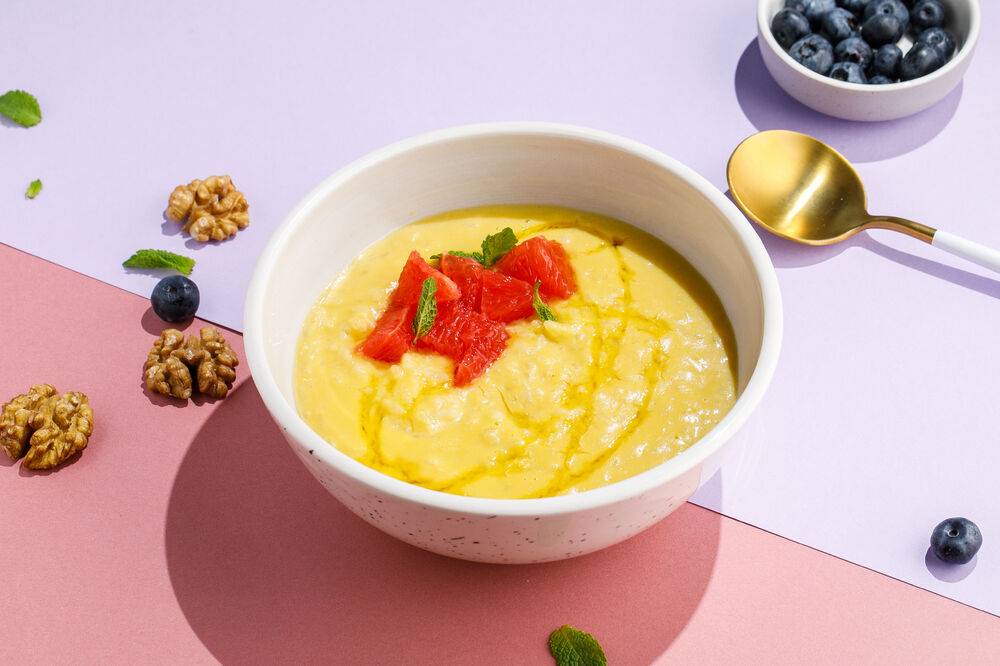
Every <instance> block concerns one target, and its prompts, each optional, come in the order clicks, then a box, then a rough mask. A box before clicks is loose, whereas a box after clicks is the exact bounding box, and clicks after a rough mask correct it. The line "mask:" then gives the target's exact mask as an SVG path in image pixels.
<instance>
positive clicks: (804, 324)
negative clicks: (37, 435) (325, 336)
mask: <svg viewBox="0 0 1000 666" xmlns="http://www.w3.org/2000/svg"><path fill="white" fill-rule="evenodd" d="M754 4H755V3H752V2H749V1H745V2H736V1H735V0H729V1H726V2H703V3H692V2H679V1H666V2H664V1H662V0H661V1H659V2H627V3H605V2H590V1H588V2H580V1H574V2H568V1H567V2H538V1H534V2H504V3H497V2H481V1H468V0H463V1H461V2H458V1H455V2H433V3H421V4H418V3H412V2H370V3H363V2H344V1H340V2H328V3H305V2H285V3H280V4H279V3H274V4H272V5H266V4H263V3H253V4H244V3H226V2H216V3H196V2H172V3H157V4H149V5H146V4H145V3H141V4H140V3H128V2H103V3H100V4H99V5H94V6H81V5H78V4H76V3H69V2H60V3H49V4H46V5H41V4H38V3H29V2H10V1H8V2H7V3H5V12H4V14H5V16H4V18H5V30H4V38H3V45H4V48H3V55H4V57H3V58H2V59H0V72H2V77H0V88H2V89H3V90H6V89H12V88H23V89H25V90H28V91H30V92H32V93H33V94H34V95H35V96H36V97H37V98H38V99H39V101H40V103H41V106H42V113H43V117H44V120H43V121H42V123H41V124H40V125H38V126H36V127H33V128H30V129H23V128H20V127H17V126H14V125H12V124H11V123H7V122H2V121H0V155H2V156H3V157H2V160H0V240H2V241H3V242H5V243H7V244H9V245H12V246H14V247H18V248H20V249H23V250H26V251H28V252H31V253H33V254H35V255H37V256H39V257H43V258H45V259H49V260H51V261H54V262H57V263H59V264H62V265H65V266H68V267H70V268H72V269H75V270H77V271H80V272H81V273H85V274H87V275H91V276H93V277H96V278H98V279H100V280H103V281H105V282H108V283H110V284H114V285H117V286H119V287H122V288H124V289H127V290H130V291H133V292H135V293H137V294H141V295H143V296H146V295H148V293H149V291H150V290H151V289H152V287H153V285H154V284H155V281H156V279H157V277H158V276H155V275H152V274H151V273H150V272H148V271H138V272H129V271H127V270H125V269H123V268H121V265H120V264H121V262H122V261H123V260H124V259H125V258H127V257H128V256H129V255H130V254H131V253H132V252H133V251H134V250H136V249H139V248H145V247H155V248H162V249H169V250H173V251H176V252H181V253H185V254H189V255H190V256H193V257H194V258H195V259H196V260H197V262H198V265H197V266H196V267H195V271H194V274H193V276H192V277H193V278H194V279H195V280H196V281H197V282H198V284H199V285H200V287H201V291H202V309H201V310H200V312H199V314H200V315H201V316H204V317H205V318H208V319H211V320H213V321H216V322H218V323H221V324H223V325H226V326H229V327H231V328H234V329H237V330H238V329H239V328H240V321H241V311H242V304H243V298H244V292H245V288H246V284H247V281H248V279H249V276H250V273H251V271H252V269H253V265H254V262H255V260H256V257H257V255H258V254H259V252H260V250H261V248H262V247H263V244H264V243H265V242H266V240H267V236H268V234H269V232H270V231H271V230H272V229H273V228H274V227H275V226H276V225H277V224H278V222H279V221H280V219H281V217H282V216H283V215H284V214H285V213H286V212H287V211H288V210H289V209H291V208H292V206H293V205H294V204H295V203H296V202H297V201H298V200H299V199H300V198H301V197H302V196H303V195H304V194H305V193H306V192H307V191H308V190H309V189H311V188H312V187H313V186H314V185H315V184H317V183H318V182H319V181H320V180H322V179H323V178H324V177H325V176H327V175H329V174H330V173H332V172H333V171H335V170H337V169H338V168H340V167H342V166H344V165H345V164H347V163H349V162H350V161H352V160H354V159H356V158H358V157H360V156H362V155H364V154H365V153H367V152H369V151H371V150H373V149H375V148H378V147H380V146H383V145H385V144H387V143H390V142H393V141H396V140H398V139H402V138H405V137H408V136H411V135H413V134H417V133H420V132H424V131H428V130H432V129H438V128H441V127H447V126H451V125H456V124H464V123H470V122H481V121H491V120H547V121H557V122H566V123H573V124H579V125H586V126H591V127H594V128H597V129H601V130H605V131H610V132H614V133H618V134H622V135H624V136H627V137H629V138H632V139H636V140H639V141H642V142H644V143H646V144H649V145H650V146H652V147H654V148H657V149H659V150H662V151H664V152H666V153H667V154H669V155H671V156H673V157H675V158H677V159H679V160H681V161H682V162H684V163H686V164H688V165H689V166H691V167H692V168H694V169H695V170H696V171H698V172H699V173H701V174H702V175H704V176H705V177H706V178H708V179H709V180H710V181H711V182H712V183H714V184H715V185H716V186H717V187H719V188H720V189H721V190H725V189H726V184H725V164H726V160H727V159H728V157H729V154H730V152H731V151H732V149H733V148H734V147H735V146H736V145H737V144H738V143H739V142H740V141H741V140H742V139H743V138H745V137H746V136H748V135H750V134H752V133H754V132H755V131H758V130H763V129H771V128H787V129H795V130H799V131H803V132H806V133H809V134H812V135H814V136H816V137H818V138H820V139H822V140H824V141H827V142H828V143H830V144H832V145H833V146H834V147H836V148H837V149H839V150H840V151H841V152H843V153H844V154H845V155H847V156H848V157H849V158H850V159H851V160H853V161H854V162H855V164H856V165H857V167H858V170H859V172H860V174H861V176H862V177H863V178H864V180H865V183H866V187H867V190H868V194H869V203H870V206H869V210H871V211H872V212H876V213H887V214H894V215H899V216H902V217H909V218H911V219H915V220H917V221H920V222H924V223H926V224H929V225H931V226H935V227H941V228H944V229H947V230H948V231H951V232H953V233H957V234H959V235H962V236H966V237H969V238H972V239H975V240H979V241H981V242H984V243H986V244H989V245H992V246H995V247H1000V227H998V225H997V213H996V211H995V209H994V206H993V205H992V198H993V197H992V193H993V190H994V189H995V187H996V186H995V181H996V175H995V168H994V159H993V157H994V156H995V155H997V154H1000V138H998V133H997V132H996V131H995V130H994V129H993V125H994V124H995V120H996V114H997V110H998V109H1000V94H998V90H997V77H996V70H997V67H998V65H1000V53H998V47H997V44H996V42H995V37H994V35H995V30H994V28H993V26H994V25H996V23H997V20H998V19H1000V9H998V8H997V7H996V5H995V3H992V2H986V3H983V7H982V10H983V31H982V34H981V39H980V44H979V50H978V53H977V54H976V57H975V60H974V62H973V63H972V66H971V68H970V70H969V72H968V74H967V75H966V77H965V80H964V82H963V83H962V84H961V85H960V86H959V87H958V88H957V89H956V90H955V91H953V92H952V93H951V94H950V95H949V96H948V97H947V98H946V99H945V100H944V101H942V102H940V103H939V104H937V105H936V106H935V107H933V108H931V109H929V110H927V111H925V112H923V113H920V114H917V115H915V116H912V117H910V118H906V119H903V120H899V121H892V122H886V123H872V124H863V123H853V122H847V121H840V120H836V119H833V118H828V117H825V116H823V115H821V114H818V113H816V112H813V111H811V110H809V109H807V108H805V107H803V106H801V105H800V104H798V103H797V102H795V101H794V100H792V99H791V98H789V97H788V96H787V95H785V94H784V93H783V92H782V91H781V90H780V89H779V88H778V87H777V86H776V85H775V84H774V82H773V81H772V80H771V78H770V77H769V75H768V74H767V72H766V71H765V70H764V68H763V64H762V62H761V58H760V54H759V51H758V49H757V45H756V41H755V38H756V27H755V20H754V9H755V7H754ZM3 90H0V92H3ZM215 173H228V174H230V175H231V176H232V177H233V179H234V181H235V182H236V184H237V186H238V187H239V188H240V189H241V190H243V191H244V192H245V193H246V195H247V198H248V200H249V202H250V214H251V225H250V227H249V228H248V229H246V230H245V231H242V232H240V234H239V235H238V236H237V237H236V238H235V239H233V240H230V241H227V242H224V243H219V244H207V245H203V244H199V243H196V242H193V241H191V240H190V239H189V238H187V237H186V236H181V235H179V234H178V228H179V227H178V225H175V224H174V223H171V222H168V221H166V220H165V219H164V218H163V215H162V214H163V210H164V208H165V206H166V200H167V197H168V195H169V193H170V191H171V190H172V189H173V187H174V186H176V185H178V184H181V183H185V182H187V181H188V180H190V179H192V178H196V177H197V178H203V177H205V176H207V175H210V174H215ZM35 178H41V179H42V181H43V183H44V189H43V191H42V193H41V194H40V195H39V197H38V198H37V199H35V200H33V201H29V200H27V199H25V198H24V194H23V193H24V189H25V188H26V187H27V185H28V183H29V182H30V181H31V180H33V179H35ZM361 223H363V221H359V224H361ZM764 242H765V244H766V246H767V248H768V250H769V252H770V253H771V257H772V259H773V260H774V263H775V265H776V267H777V270H778V276H779V280H780V282H781V287H782V292H783V296H784V299H785V309H786V310H785V311H786V321H785V327H786V328H785V345H784V349H783V352H782V359H781V362H780V366H779V369H778V373H777V375H776V377H775V381H774V384H773V386H772V389H771V391H770V393H769V395H768V396H767V398H766V400H765V402H764V404H763V405H762V408H761V410H760V413H759V414H758V415H757V416H756V417H755V418H754V419H753V420H752V421H751V423H750V425H749V427H748V432H747V435H746V436H745V437H744V438H743V444H742V446H741V448H740V449H739V450H738V451H737V452H736V454H735V455H734V456H733V457H732V459H731V460H730V461H729V462H728V464H727V466H726V467H725V468H724V470H723V473H722V474H720V475H718V476H716V477H715V478H714V479H713V480H712V481H711V482H710V483H709V484H708V485H707V486H706V487H705V488H703V489H702V491H701V492H700V493H699V495H698V496H697V498H696V499H697V501H698V502H699V503H701V504H703V505H705V506H708V507H710V508H715V509H719V510H721V511H723V512H724V513H726V514H727V515H730V516H733V517H736V518H739V519H742V520H746V521H748V522H750V523H752V524H754V525H758V526H760V527H763V528H765V529H767V530H770V531H773V532H775V533H778V534H781V535H784V536H787V537H789V538H791V539H794V540H796V541H800V542H802V543H805V544H808V545H811V546H814V547H816V548H819V549H821V550H824V551H826V552H829V553H832V554H834V555H838V556H841V557H844V558H846V559H849V560H851V561H854V562H857V563H860V564H862V565H864V566H867V567H871V568H873V569H876V570H878V571H882V572H885V573H887V574H890V575H892V576H895V577H897V578H900V579H903V580H906V581H909V582H911V583H913V584H915V585H919V586H921V587H925V588H927V589H931V590H934V591H936V592H939V593H941V594H943V595H946V596H949V597H952V598H955V599H957V600H959V601H963V602H965V603H968V604H970V605H973V606H976V607H979V608H982V609H984V610H988V611H990V612H992V613H994V614H1000V553H998V550H997V548H998V546H997V545H996V544H997V543H1000V508H998V507H1000V490H998V484H997V482H996V470H997V469H998V467H1000V454H998V453H997V445H996V441H995V440H996V435H995V431H996V427H995V425H994V423H993V418H992V417H993V414H994V413H995V405H996V403H997V399H998V393H1000V390H998V383H997V380H996V377H997V376H998V374H1000V368H998V365H1000V360H998V356H997V354H996V353H995V342H994V340H995V336H996V332H997V331H998V330H1000V309H998V302H997V299H998V297H1000V282H998V281H997V278H996V276H995V275H993V274H991V273H990V272H989V271H987V270H986V269H981V268H978V267H976V266H972V265H969V264H966V263H964V262H962V261H961V260H958V259H953V258H951V257H948V256H945V255H943V254H941V253H939V252H937V251H935V250H934V249H932V248H930V247H929V246H926V245H923V244H920V243H918V242H916V241H914V240H912V239H909V238H905V237H902V236H896V235H893V234H891V233H889V232H880V233H871V234H865V235H861V236H858V237H856V238H855V239H852V240H850V241H848V242H846V243H843V244H840V245H838V246H834V247H829V248H810V247H805V246H798V245H794V244H792V243H789V242H786V241H782V240H779V239H776V238H771V237H765V238H764ZM8 307H16V304H11V303H8ZM99 315H100V313H88V312H67V313H66V321H67V325H71V326H76V325H86V321H87V318H88V317H91V316H99ZM951 515H966V516H968V517H970V518H972V519H974V520H976V522H978V523H979V525H980V527H981V528H982V530H983V533H984V535H985V540H986V545H985V546H984V549H983V551H982V552H981V554H980V556H979V557H978V558H977V560H976V561H975V562H973V563H971V564H969V565H967V566H965V567H961V568H959V569H943V568H941V567H937V566H934V563H933V560H926V561H925V555H926V549H927V540H928V536H929V533H930V530H931V528H932V527H933V526H934V525H935V524H936V523H937V522H938V521H940V520H941V519H943V518H945V517H948V516H951Z"/></svg>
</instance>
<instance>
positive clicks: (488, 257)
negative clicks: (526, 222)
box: [480, 227, 517, 266]
mask: <svg viewBox="0 0 1000 666" xmlns="http://www.w3.org/2000/svg"><path fill="white" fill-rule="evenodd" d="M515 245H517V236H515V235H514V230H513V229H511V228H510V227H504V229H503V230H502V231H501V232H500V233H498V234H491V235H489V236H487V237H486V238H485V239H483V258H482V259H481V260H480V261H481V262H482V264H483V265H484V266H492V265H493V264H495V263H497V262H498V261H500V259H501V257H503V255H505V254H507V253H508V252H510V251H511V250H512V249H514V246H515Z"/></svg>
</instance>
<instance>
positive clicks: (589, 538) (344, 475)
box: [244, 123, 781, 563]
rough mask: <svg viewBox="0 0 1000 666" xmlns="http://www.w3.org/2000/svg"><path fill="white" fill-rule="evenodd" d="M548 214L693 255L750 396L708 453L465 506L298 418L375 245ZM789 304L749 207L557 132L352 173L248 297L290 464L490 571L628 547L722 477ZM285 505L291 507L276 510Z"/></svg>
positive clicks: (356, 505)
mask: <svg viewBox="0 0 1000 666" xmlns="http://www.w3.org/2000/svg"><path fill="white" fill-rule="evenodd" d="M498 203H540V204H557V205H563V206H570V207H574V208H577V209H582V210H586V211H593V212H597V213H603V214H606V215H610V216H613V217H616V218H619V219H622V220H625V221H628V222H630V223H632V224H633V225H635V226H638V227H640V228H642V229H645V230H646V231H648V232H651V233H653V234H655V235H657V236H659V237H660V238H662V239H663V240H664V241H666V242H667V243H669V244H670V245H671V246H673V247H674V248H675V249H676V250H678V251H679V252H681V253H682V254H683V255H684V256H685V257H687V259H688V260H689V261H690V262H691V263H692V264H693V265H694V266H695V267H696V268H697V269H698V270H699V271H700V272H701V273H702V275H704V276H705V278H707V279H708V281H709V282H710V283H711V284H712V285H713V287H714V288H715V290H716V292H718V294H719V296H720V298H721V300H722V303H723V306H724V307H725V309H726V312H727V313H728V315H729V318H730V320H731V321H732V324H733V327H734V329H735V333H736V343H737V349H738V358H739V361H738V365H739V368H738V378H739V388H738V390H739V397H738V399H737V401H736V404H735V406H734V407H733V409H732V411H730V412H729V414H728V415H727V416H726V417H725V418H724V419H723V420H722V421H721V422H720V423H719V424H718V425H717V426H716V427H715V428H714V429H712V430H711V431H710V432H709V433H708V434H706V435H705V436H704V437H703V438H702V439H701V440H700V441H698V442H697V443H695V444H694V445H693V446H691V447H690V448H689V449H688V450H687V451H685V452H683V453H681V454H680V455H678V456H676V457H675V458H673V459H671V460H669V461H667V462H665V463H663V464H662V465H660V466H658V467H656V468H654V469H652V470H649V471H647V472H645V473H643V474H640V475H638V476H635V477H632V478H630V479H627V480H624V481H621V482H619V483H615V484H612V485H609V486H606V487H603V488H598V489H595V490H589V491H587V492H582V493H579V494H575V495H566V496H560V497H551V498H543V499H529V500H498V499H485V498H474V497H461V496H458V495H451V494H447V493H442V492H438V491H433V490H428V489H426V488H422V487H419V486H415V485H411V484H408V483H406V482H403V481H400V480H397V479H395V478H391V477H389V476H386V475H384V474H381V473H380V472H376V471H375V470H373V469H371V468H368V467H366V466H364V465H362V464H361V463H359V462H356V461H355V460H353V459H351V458H350V457H348V456H346V455H344V454H343V453H341V452H340V451H338V450H337V449H336V448H334V447H333V446H331V445H330V444H329V443H327V442H325V441H323V440H322V439H321V438H320V437H319V436H318V435H317V434H316V433H315V432H313V431H312V430H311V429H310V428H309V426H308V425H306V424H305V422H303V421H302V419H301V418H299V415H298V413H297V412H296V409H295V404H294V400H293V390H292V366H293V360H294V350H295V345H296V341H297V339H298V336H299V330H300V328H301V326H302V323H303V321H304V318H305V316H306V313H307V311H308V310H309V308H310V306H311V305H312V304H313V302H314V300H315V299H316V298H317V296H318V295H319V294H320V293H321V292H322V290H323V289H324V288H325V287H326V286H327V284H328V283H329V282H330V281H331V280H332V279H333V278H334V277H335V276H336V275H337V274H338V273H339V272H340V271H341V270H342V269H343V268H344V267H345V266H347V264H348V263H349V262H350V261H351V260H352V259H353V258H354V257H355V256H357V255H358V253H360V252H361V251H362V250H363V249H364V248H366V247H367V246H368V245H370V244H371V243H373V242H375V241H376V240H378V239H379V238H382V237H383V236H385V235H386V234H388V233H389V232H390V231H392V230H393V229H395V228H397V227H399V226H401V225H404V224H407V223H408V222H413V221H415V220H418V219H421V218H423V217H426V216H428V215H431V214H434V213H439V212H442V211H447V210H451V209H456V208H464V207H468V206H478V205H485V204H498ZM780 338H781V303H780V295H779V292H778V285H777V280H776V278H775V274H774V268H773V266H772V264H771V262H770V259H769V257H768V255H767V253H766V251H765V249H764V247H763V245H762V243H761V242H760V239H759V238H758V236H757V234H756V233H755V232H754V231H753V229H751V227H750V224H749V223H748V222H747V220H746V218H744V217H743V215H742V214H741V213H740V212H739V211H738V210H737V208H736V207H735V206H734V205H733V204H732V203H731V202H730V201H729V200H728V199H727V198H726V197H724V196H723V195H722V193H721V192H719V191H718V190H717V189H715V188H714V187H712V186H711V185H710V184H709V183H708V182H707V181H705V180H704V179H703V178H702V177H701V176H699V175H697V174H696V173H694V172H693V171H691V170H690V169H688V168H687V167H685V166H684V165H682V164H680V163H678V162H677V161H675V160H673V159H671V158H669V157H667V156H666V155H663V154H662V153H659V152H657V151H655V150H653V149H651V148H648V147H646V146H643V145H641V144H639V143H636V142H634V141H630V140H627V139H623V138H620V137H617V136H613V135H610V134H606V133H603V132H597V131H593V130H588V129H583V128H578V127H569V126H564V125H553V124H545V123H496V124H486V125H473V126H468V127H459V128H455V129H448V130H442V131H438V132H432V133H430V134H426V135H423V136H418V137H416V138H413V139H409V140H406V141H402V142H400V143H397V144H394V145H391V146H389V147H387V148H383V149H381V150H378V151H376V152H374V153H372V154H370V155H368V156H367V157H364V158H362V159H360V160H358V161H356V162H354V163H353V164H351V165H349V166H347V167H345V168H343V169H341V170H340V171H338V172H337V173H335V174H333V175H332V176H330V177H329V178H327V179H326V180H325V181H323V182H322V183H321V184H320V185H319V186H318V187H316V189H314V190H313V191H312V192H310V193H309V194H308V195H307V196H306V197H305V199H303V200H302V201H301V202H300V203H299V204H298V205H297V206H296V207H295V208H294V209H293V210H292V211H291V212H290V213H289V214H288V216H287V217H286V218H285V219H284V221H283V222H282V223H281V225H280V226H279V227H278V229H277V230H276V231H275V232H274V235H273V236H272V238H271V239H270V241H269V242H268V244H267V246H266V248H265V249H264V251H263V253H262V255H261V257H260V260H259V262H258V264H257V267H256V269H255V272H254V275H253V278H252V280H251V282H250V287H249V292H248V294H247V301H246V310H245V314H244V342H245V346H246V355H247V361H248V364H249V367H250V371H251V373H252V375H253V379H254V383H255V384H256V385H257V389H258V390H259V391H260V395H261V397H262V398H263V400H264V404H265V405H266V406H267V408H268V410H269V411H270V412H271V415H272V416H273V418H274V420H275V421H276V422H277V423H278V425H279V426H280V427H281V431H282V433H284V435H285V437H286V438H287V440H288V442H289V444H290V445H291V447H292V450H293V451H294V452H295V454H296V455H297V456H298V457H299V459H301V460H302V462H303V464H305V466H306V467H307V468H308V469H309V471H310V472H312V474H313V475H314V476H315V477H316V478H317V479H318V480H319V482H320V483H322V484H323V485H324V486H325V487H326V488H327V490H329V491H330V492H331V493H332V494H333V495H334V496H335V497H336V498H337V499H339V500H340V501H341V502H343V503H344V504H345V505H346V506H347V507H348V508H349V509H350V510H351V511H353V512H354V513H356V514H357V515H358V516H360V517H361V518H363V519H364V520H366V521H368V522H369V523H371V524H372V525H374V526H375V527H377V528H379V529H381V530H383V531H385V532H387V533H389V534H391V535H393V536H395V537H398V538H399V539H402V540H403V541H406V542H409V543H411V544H413V545H416V546H419V547H421V548H425V549H427V550H430V551H434V552H437V553H441V554H444V555H450V556H453V557H459V558H463V559H469V560H478V561H485V562H511V563H514V562H542V561H548V560H558V559H564V558H568V557H573V556H576V555H581V554H584V553H588V552H591V551H594V550H598V549H600V548H603V547H605V546H609V545H611V544H614V543H617V542H619V541H622V540H623V539H626V538H628V537H630V536H632V535H634V534H636V533H638V532H640V531H642V530H644V529H646V528H647V527H649V526H650V525H652V524H653V523H655V522H657V521H658V520H660V519H661V518H663V517H664V516H666V515H667V514H669V513H670V512H671V511H673V510H674V509H676V508H677V507H678V506H680V505H681V504H682V503H683V502H684V501H685V500H687V498H688V497H690V496H691V494H692V493H694V491H695V490H696V489H697V488H698V486H699V485H700V484H701V483H702V482H703V481H704V480H706V479H707V478H708V477H709V476H711V475H712V474H713V473H714V472H715V471H716V469H717V467H718V465H719V463H720V456H721V454H722V453H723V450H724V449H725V448H726V447H727V445H728V444H729V443H730V442H731V441H732V440H733V436H734V435H736V433H737V431H738V430H739V429H740V428H741V426H742V425H743V424H744V422H746V420H747V418H748V417H749V416H750V414H751V413H752V412H753V410H754V408H755V407H756V406H757V404H758V403H759V402H760V400H761V396H762V395H763V393H764V390H765V388H766V387H767V385H768V383H769V382H770V379H771V376H772V374H773V372H774V368H775V363H776V361H777V357H778V348H779V345H780ZM276 501H280V498H279V499H276Z"/></svg>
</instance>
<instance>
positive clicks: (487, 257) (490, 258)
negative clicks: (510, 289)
mask: <svg viewBox="0 0 1000 666" xmlns="http://www.w3.org/2000/svg"><path fill="white" fill-rule="evenodd" d="M480 245H481V247H482V249H483V251H482V252H462V251H461V250H448V251H447V252H445V253H444V254H453V255H455V256H456V257H465V258H466V259H475V260H476V261H478V262H479V263H481V264H482V265H483V266H492V265H493V264H495V263H497V262H498V261H500V259H501V258H502V257H503V255H505V254H507V253H508V252H510V251H511V249H513V247H514V246H515V245H517V236H515V235H514V230H513V229H511V228H510V227H504V228H503V230H502V231H500V232H499V233H496V234H490V235H489V236H487V237H486V238H484V239H483V242H482V243H481V244H480ZM440 258H441V255H440V254H433V255H431V259H440Z"/></svg>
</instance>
